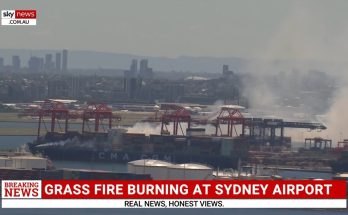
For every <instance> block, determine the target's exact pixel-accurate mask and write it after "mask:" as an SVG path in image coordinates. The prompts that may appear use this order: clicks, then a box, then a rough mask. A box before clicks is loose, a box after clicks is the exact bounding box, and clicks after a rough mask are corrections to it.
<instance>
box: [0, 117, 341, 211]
mask: <svg viewBox="0 0 348 215" xmlns="http://www.w3.org/2000/svg"><path fill="white" fill-rule="evenodd" d="M6 125H7V126H9V124H7V123H4V122H0V127H1V126H6ZM11 125H12V126H13V124H11ZM18 126H29V125H28V124H26V123H15V126H14V129H15V127H18ZM30 126H33V125H30ZM34 138H35V136H0V150H5V149H6V150H8V149H11V150H16V149H17V148H20V146H21V145H24V144H26V143H27V142H30V141H32V140H33V139H34ZM54 164H55V166H56V167H57V168H76V169H95V170H96V169H99V170H109V171H115V172H125V171H126V165H124V164H114V163H91V162H71V161H54ZM279 174H280V175H282V176H283V177H286V178H287V177H295V178H308V177H315V178H322V179H330V178H331V175H330V174H328V173H306V172H294V171H281V172H279ZM178 211H179V212H180V214H202V215H220V214H244V215H255V214H257V215H276V214H285V215H293V214H298V215H312V214H313V215H314V214H316V215H317V214H320V215H335V214H347V210H324V209H323V210H320V209H313V210H312V209H208V210H207V209H170V210H168V209H59V210H57V209H30V210H28V209H0V214H12V215H17V214H25V215H31V214H33V215H36V214H51V215H60V214H76V215H88V214H103V215H108V214H110V215H111V214H112V215H115V214H125V215H133V214H142V215H147V214H148V215H150V214H151V215H157V214H158V215H159V214H167V215H170V214H177V213H178Z"/></svg>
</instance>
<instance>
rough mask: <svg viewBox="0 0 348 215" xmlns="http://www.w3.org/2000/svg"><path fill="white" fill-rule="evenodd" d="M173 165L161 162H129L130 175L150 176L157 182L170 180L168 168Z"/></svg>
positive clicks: (148, 160)
mask: <svg viewBox="0 0 348 215" xmlns="http://www.w3.org/2000/svg"><path fill="white" fill-rule="evenodd" d="M172 165H173V164H172V163H169V162H166V161H160V160H152V159H143V160H135V161H131V162H128V164H127V169H128V173H135V174H150V175H151V177H152V178H153V179H155V180H165V179H168V167H170V166H172Z"/></svg>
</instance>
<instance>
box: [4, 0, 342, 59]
mask: <svg viewBox="0 0 348 215" xmlns="http://www.w3.org/2000/svg"><path fill="white" fill-rule="evenodd" d="M81 4H84V5H85V6H86V7H83V8H85V9H84V10H83V11H82V12H81V13H80V12H79V13H78V16H77V11H78V10H77V9H78V8H80V5H81ZM347 6H348V2H347V1H340V0H336V1H321V0H319V1H313V0H307V1H297V0H295V1H289V0H281V1H275V0H264V1H251V0H248V1H237V0H235V1H224V0H220V1H217V2H216V1H211V2H210V1H203V2H202V1H197V0H190V1H185V2H180V1H158V0H148V1H141V2H137V1H103V2H95V1H83V2H82V1H81V0H76V1H73V2H71V1H66V0H62V1H52V2H49V3H48V2H46V1H42V0H36V1H32V0H29V1H25V2H22V1H17V0H14V1H13V0H11V1H9V0H3V3H2V8H3V9H11V8H12V9H13V8H32V9H36V10H37V11H38V25H37V26H33V27H19V26H18V27H13V26H12V27H11V28H9V27H4V26H2V27H1V28H0V32H1V34H2V35H3V37H5V38H7V40H6V44H5V43H3V44H0V47H1V48H18V49H65V48H66V49H69V50H95V51H100V52H110V53H129V54H136V55H141V56H163V57H171V58H175V57H178V56H182V55H184V56H212V57H248V58H268V59H274V58H280V59H284V58H285V59H288V58H290V59H312V60H313V59H314V60H328V61H333V62H336V61H345V58H344V56H345V55H346V54H348V53H347V51H346V48H345V47H347V42H346V41H345V38H346V35H347V32H348V26H347V24H346V23H345V20H346V19H347V18H348V17H347V14H346V12H345V8H347ZM129 11H133V12H132V14H129ZM62 14H64V15H62ZM91 17H92V18H91Z"/></svg>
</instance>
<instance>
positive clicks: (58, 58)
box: [56, 53, 62, 72]
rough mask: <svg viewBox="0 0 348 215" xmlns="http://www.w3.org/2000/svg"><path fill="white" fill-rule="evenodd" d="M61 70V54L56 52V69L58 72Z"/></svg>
mask: <svg viewBox="0 0 348 215" xmlns="http://www.w3.org/2000/svg"><path fill="white" fill-rule="evenodd" d="M61 70H62V54H61V53H56V71H57V72H60V71H61Z"/></svg>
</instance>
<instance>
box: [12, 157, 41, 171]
mask: <svg viewBox="0 0 348 215" xmlns="http://www.w3.org/2000/svg"><path fill="white" fill-rule="evenodd" d="M11 160H12V162H13V163H12V164H13V165H12V166H13V168H16V169H29V170H30V169H46V168H47V159H46V158H40V157H33V156H19V157H12V158H11Z"/></svg>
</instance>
